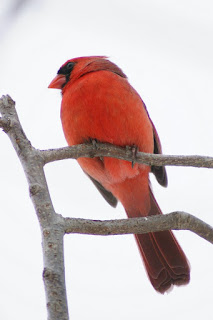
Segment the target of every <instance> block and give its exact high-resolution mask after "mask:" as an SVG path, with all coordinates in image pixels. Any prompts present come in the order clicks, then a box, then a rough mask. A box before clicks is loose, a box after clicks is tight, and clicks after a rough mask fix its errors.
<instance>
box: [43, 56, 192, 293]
mask: <svg viewBox="0 0 213 320" xmlns="http://www.w3.org/2000/svg"><path fill="white" fill-rule="evenodd" d="M49 88H56V89H61V90H62V104H61V120H62V125H63V130H64V134H65V137H66V140H67V142H68V144H69V145H70V146H72V145H76V144H81V143H85V142H88V141H90V142H91V141H92V140H96V141H100V142H108V143H112V144H115V145H117V146H123V147H124V146H137V148H138V150H139V151H142V152H148V153H161V144H160V140H159V137H158V134H157V131H156V129H155V127H154V125H153V123H152V121H151V119H150V117H149V114H148V112H147V110H146V107H145V104H144V103H143V101H142V100H141V98H140V96H139V95H138V93H137V92H136V91H135V90H134V89H133V88H132V86H131V85H130V84H129V82H128V80H127V77H126V75H125V74H124V73H123V71H122V70H121V69H120V68H119V67H117V66H116V65H115V64H114V63H112V62H110V61H109V60H107V59H106V58H105V57H99V56H94V57H81V58H75V59H71V60H68V61H67V62H66V63H64V64H63V65H62V67H61V68H60V69H59V70H58V73H57V75H56V77H55V78H54V79H53V81H52V82H51V83H50V85H49ZM78 163H79V164H80V166H81V168H82V169H83V171H84V172H85V173H86V174H87V175H88V176H89V177H90V179H91V180H92V182H93V183H94V184H95V186H96V187H97V189H98V190H99V191H100V193H101V194H102V196H103V197H104V198H105V200H106V201H107V202H108V203H109V204H110V205H111V206H113V207H115V206H116V204H117V200H119V201H120V202H121V203H122V204H123V206H124V208H125V210H126V213H127V215H128V217H129V218H133V217H144V216H150V215H156V214H161V213H162V212H161V210H160V208H159V206H158V204H157V202H156V200H155V198H154V196H153V194H152V191H151V188H150V182H149V173H150V171H151V172H153V173H154V175H155V176H156V179H157V181H158V182H159V183H160V184H161V185H162V186H167V175H166V171H165V168H164V167H156V166H153V167H149V166H146V165H143V164H137V163H136V164H134V166H133V167H132V164H131V163H130V162H128V161H124V160H118V159H113V158H107V157H106V158H105V157H103V158H94V159H90V158H79V159H78ZM135 237H136V240H137V243H138V246H139V250H140V252H141V255H142V257H143V261H144V264H145V267H146V270H147V273H148V276H149V278H150V281H151V283H152V285H153V287H154V288H155V289H156V290H157V291H159V292H161V293H164V292H165V291H166V290H168V289H169V288H170V287H171V286H172V285H173V284H175V285H182V284H187V283H188V282H189V279H190V270H189V265H188V262H187V259H186V256H185V254H184V252H183V251H182V249H181V247H180V245H179V244H178V242H177V240H176V239H175V237H174V235H173V233H172V232H171V231H163V232H155V233H148V234H137V235H135Z"/></svg>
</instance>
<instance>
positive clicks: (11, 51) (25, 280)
mask: <svg viewBox="0 0 213 320" xmlns="http://www.w3.org/2000/svg"><path fill="white" fill-rule="evenodd" d="M6 2H7V1H6V0H4V1H3V0H2V9H1V19H0V20H1V24H0V26H1V27H2V30H1V32H0V36H1V42H0V50H1V59H0V70H1V74H0V94H10V95H11V96H12V98H13V99H14V100H15V101H16V102H17V110H18V113H19V117H20V120H21V122H22V125H23V127H24V130H25V132H26V134H27V136H28V138H29V139H30V140H31V142H32V144H33V145H34V146H35V147H37V148H40V149H47V148H53V147H62V146H65V145H66V141H65V139H64V137H63V132H62V129H61V123H60V100H61V97H60V93H59V91H57V90H48V89H47V86H48V84H49V82H50V81H51V80H52V78H53V77H54V76H55V74H56V72H57V70H58V69H59V67H60V65H61V64H62V63H64V62H65V61H66V60H67V59H70V58H73V57H76V56H83V55H107V56H109V57H110V59H111V60H112V61H114V62H115V63H116V64H118V65H119V66H120V67H121V68H122V69H123V71H124V72H125V73H126V74H127V75H128V77H129V80H130V83H131V84H132V85H133V86H134V87H135V88H136V90H137V91H138V92H139V93H140V94H141V96H142V98H143V100H144V102H145V103H146V105H147V108H148V110H149V113H150V116H151V118H152V120H153V122H154V123H155V125H156V127H157V129H158V132H159V135H160V137H161V141H162V145H163V150H164V153H166V154H200V155H211V156H212V155H213V127H212V117H213V112H212V106H213V96H212V84H213V63H212V61H213V60H212V57H213V44H212V39H213V19H212V14H213V5H212V1H211V0H202V1H197V0H196V1H192V0H179V1H174V0H172V1H171V0H170V1H169V0H161V1H157V0H131V1H122V0H108V1H100V0H99V1H97V0H90V1H86V0H84V1H82V0H78V1H68V0H62V1H55V0H54V1H53V0H48V1H43V2H42V1H37V2H36V4H33V3H30V4H29V5H28V6H27V7H25V8H24V9H23V10H22V11H20V12H19V15H18V16H16V17H15V16H13V18H12V19H11V20H10V22H8V24H7V25H6V27H4V28H3V22H4V21H6V20H5V19H6V18H5V16H4V14H3V13H4V11H3V9H5V8H6ZM31 2H32V1H31ZM0 144H1V158H0V164H1V171H0V179H1V183H0V194H1V202H0V208H1V210H0V211H1V225H0V252H1V267H0V301H1V307H0V318H1V319H5V320H7V319H22V320H25V319H26V320H27V319H31V320H34V319H36V320H38V319H45V318H46V309H45V296H44V290H43V282H42V270H43V263H42V251H41V237H40V230H39V225H38V222H37V218H36V215H35V213H34V209H33V206H32V204H31V201H30V199H29V196H28V186H27V184H26V180H25V176H24V173H23V171H22V168H21V166H20V164H19V161H18V159H17V157H16V154H15V152H14V150H13V148H12V146H11V144H10V142H9V140H8V138H7V136H6V135H5V134H4V133H3V132H2V133H0ZM45 171H46V174H47V180H48V185H49V188H50V192H51V196H52V200H53V203H54V206H55V209H56V211H57V212H58V213H60V214H62V215H64V216H73V217H83V218H95V219H112V218H115V219H118V218H124V217H125V213H124V210H123V208H122V206H121V205H119V206H118V208H117V209H116V210H115V209H112V208H111V207H110V206H109V205H108V204H107V203H105V201H104V200H103V199H102V197H101V196H100V195H99V193H98V192H97V190H96V189H95V188H94V187H93V185H92V184H91V183H90V181H89V180H88V179H87V178H86V176H85V175H84V174H83V173H82V172H81V170H80V168H79V167H78V165H77V163H76V162H75V161H73V160H66V161H60V162H57V163H53V164H49V165H48V166H47V167H46V168H45ZM167 171H168V176H169V186H168V188H167V189H164V188H161V187H160V186H158V185H157V183H156V182H155V181H154V179H152V181H153V189H154V193H155V196H156V199H157V201H158V203H159V204H160V206H161V208H162V210H163V212H165V213H168V212H171V211H175V210H184V211H186V212H190V213H192V214H194V215H196V216H197V217H199V218H201V219H203V220H205V221H206V222H208V223H210V224H213V216H212V215H213V212H212V211H213V210H212V209H213V203H212V190H213V171H212V170H208V169H192V168H175V167H169V168H168V169H167ZM176 235H177V237H178V239H179V241H180V243H181V245H182V247H183V249H184V251H185V252H186V254H187V257H188V259H189V261H190V264H191V269H192V271H191V282H190V284H189V285H188V286H186V287H181V288H175V289H174V290H173V291H172V292H171V293H169V294H168V295H167V294H166V295H164V296H162V295H160V294H157V293H156V292H155V291H154V289H153V288H152V286H151V285H150V283H149V281H148V279H147V276H146V274H145V271H144V268H143V264H142V262H141V258H140V255H139V253H138V249H137V246H136V243H135V241H134V238H133V236H114V237H97V236H96V237H95V236H93V237H92V236H80V235H72V236H71V235H68V236H66V237H65V260H66V280H67V291H68V300H69V309H70V317H71V319H75V320H78V319H80V320H81V319H93V320H98V319H102V320H108V319H123V320H127V319H134V320H139V319H146V320H152V319H156V318H158V319H161V318H163V319H165V320H167V319H171V318H172V319H173V320H176V319H180V318H181V319H187V318H190V319H196V318H201V317H202V318H206V319H209V318H210V314H212V294H213V289H212V288H213V280H212V268H213V255H212V253H213V251H212V246H211V245H210V244H209V243H207V242H206V241H204V240H203V239H201V238H199V237H198V236H196V235H193V234H192V233H190V232H187V231H179V232H176Z"/></svg>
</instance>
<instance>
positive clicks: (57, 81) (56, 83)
mask: <svg viewBox="0 0 213 320" xmlns="http://www.w3.org/2000/svg"><path fill="white" fill-rule="evenodd" d="M65 83H66V77H65V75H63V74H57V76H56V77H55V78H54V79H53V80H52V81H51V82H50V84H49V86H48V88H53V89H62V88H63V85H64V84H65Z"/></svg>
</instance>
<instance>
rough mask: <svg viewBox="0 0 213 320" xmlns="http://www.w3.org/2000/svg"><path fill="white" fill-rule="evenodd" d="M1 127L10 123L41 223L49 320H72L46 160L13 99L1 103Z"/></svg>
mask: <svg viewBox="0 0 213 320" xmlns="http://www.w3.org/2000/svg"><path fill="white" fill-rule="evenodd" d="M0 112H1V114H2V119H1V124H2V126H3V127H4V126H5V123H6V122H7V121H8V119H9V122H10V129H9V130H5V131H7V135H8V137H9V138H10V140H11V142H12V144H13V147H14V148H15V150H16V152H17V155H18V157H19V159H20V161H21V164H22V166H23V169H24V172H25V175H26V178H27V181H28V184H29V191H30V197H31V200H32V202H33V204H34V207H35V211H36V214H37V217H38V220H39V223H40V227H41V233H42V248H43V259H44V271H43V280H44V285H45V291H46V300H47V310H48V319H49V320H58V319H63V320H68V318H69V316H68V307H67V298H66V287H65V276H64V251H63V250H64V247H63V236H64V230H63V224H62V222H61V219H60V216H59V215H57V214H56V213H55V211H54V208H53V205H52V201H51V198H50V195H49V191H48V187H47V182H46V178H45V175H44V171H43V165H44V162H43V158H42V157H41V156H40V152H39V151H38V150H36V149H34V148H33V147H32V146H31V143H30V141H29V140H28V139H27V137H26V135H25V133H24V131H23V129H22V127H21V124H20V122H19V119H18V116H17V113H16V110H15V103H14V101H13V100H12V99H11V98H10V97H9V96H3V97H2V98H1V99H0Z"/></svg>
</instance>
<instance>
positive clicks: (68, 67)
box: [66, 62, 74, 71]
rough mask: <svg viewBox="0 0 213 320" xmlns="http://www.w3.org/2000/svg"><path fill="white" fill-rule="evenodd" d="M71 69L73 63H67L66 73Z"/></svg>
mask: <svg viewBox="0 0 213 320" xmlns="http://www.w3.org/2000/svg"><path fill="white" fill-rule="evenodd" d="M73 67H74V63H73V62H68V64H67V65H66V69H67V70H68V71H70V70H72V69H73Z"/></svg>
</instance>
